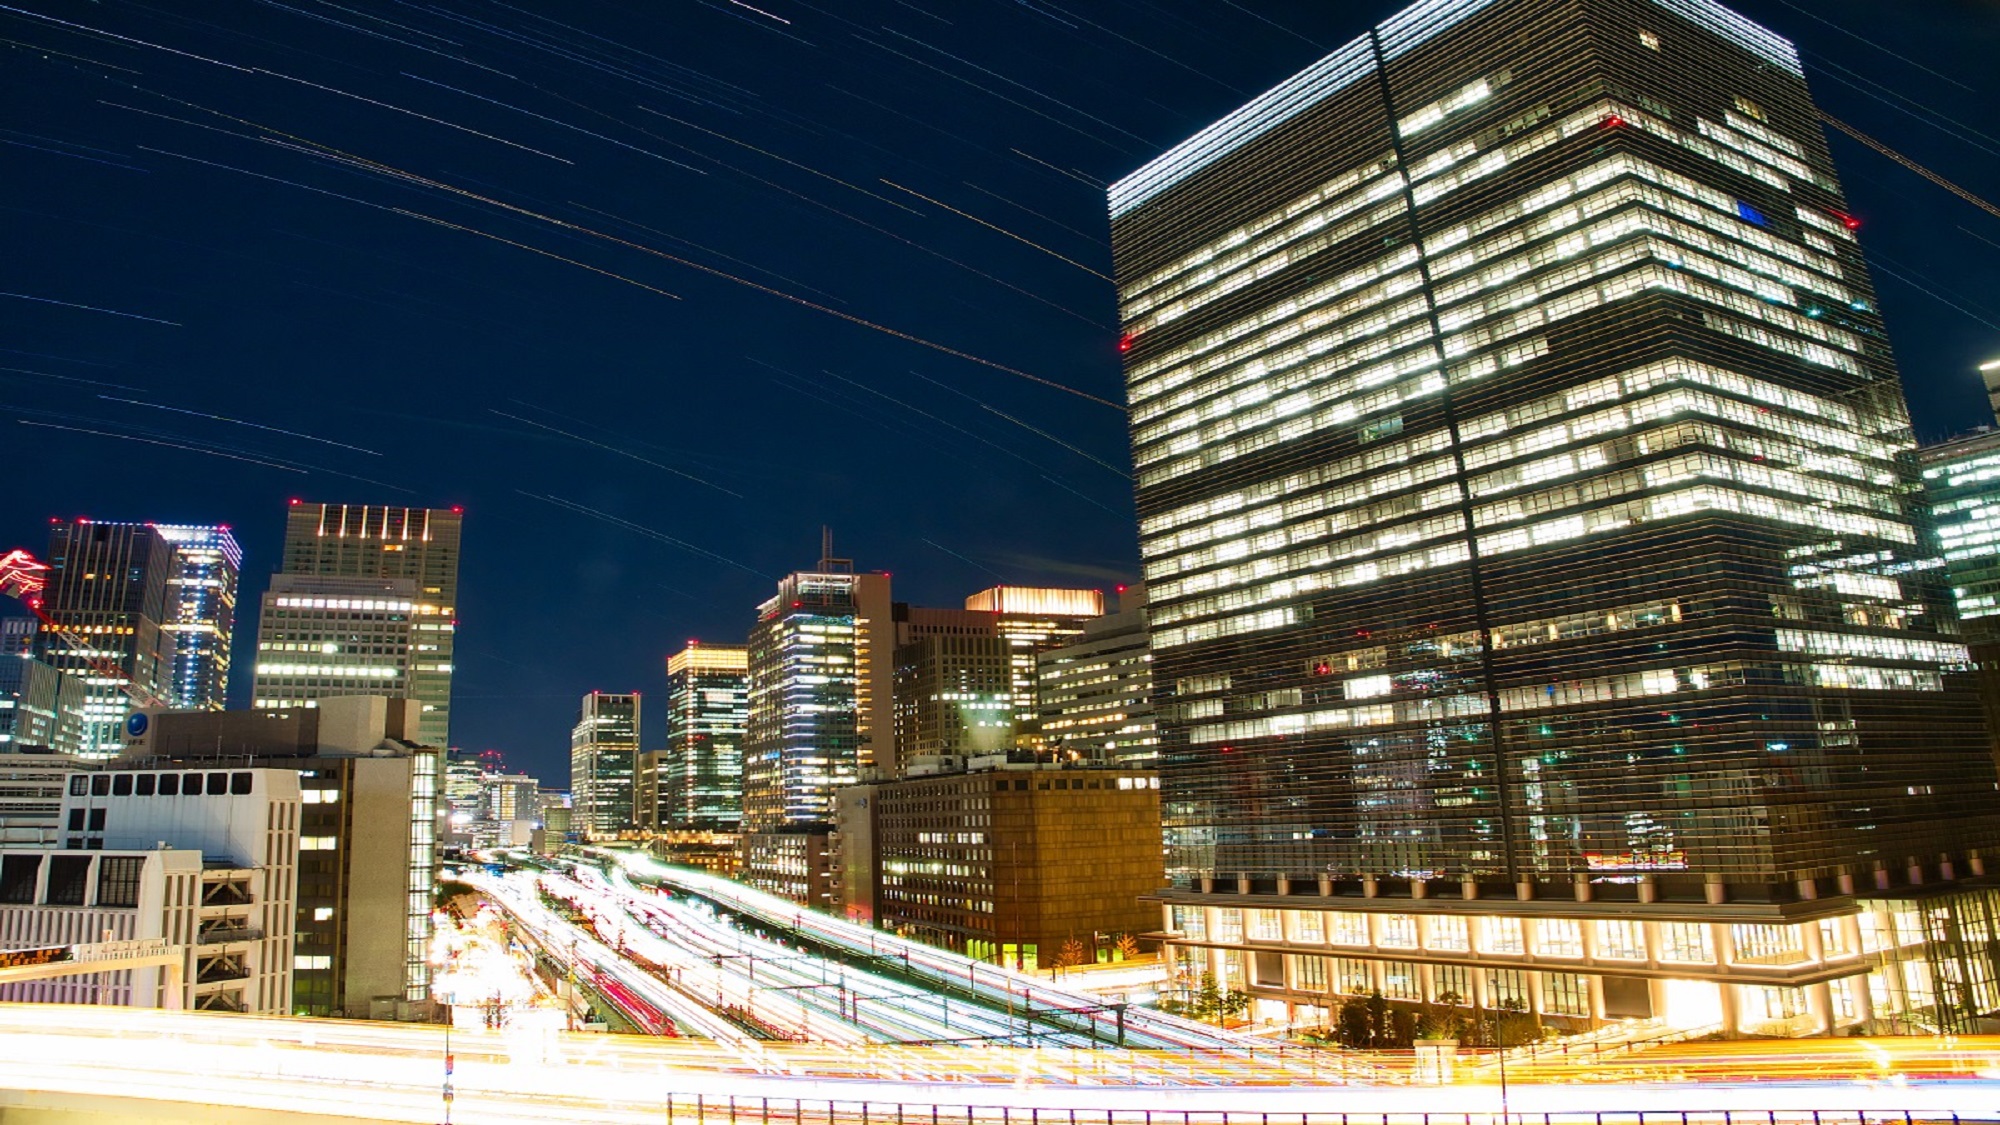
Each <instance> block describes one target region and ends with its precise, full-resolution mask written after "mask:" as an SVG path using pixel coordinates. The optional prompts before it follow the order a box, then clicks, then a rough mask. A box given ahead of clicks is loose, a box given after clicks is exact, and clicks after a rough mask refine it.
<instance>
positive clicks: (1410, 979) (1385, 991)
mask: <svg viewBox="0 0 2000 1125" xmlns="http://www.w3.org/2000/svg"><path fill="white" fill-rule="evenodd" d="M1423 994H1424V982H1423V977H1422V976H1421V975H1420V974H1419V973H1418V972H1417V967H1416V966H1415V965H1412V964H1410V963H1409V962H1408V961H1384V962H1382V995H1383V996H1386V997H1388V998H1389V999H1391V1000H1421V999H1423Z"/></svg>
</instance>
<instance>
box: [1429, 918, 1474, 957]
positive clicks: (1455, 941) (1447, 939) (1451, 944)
mask: <svg viewBox="0 0 2000 1125" xmlns="http://www.w3.org/2000/svg"><path fill="white" fill-rule="evenodd" d="M1424 945H1425V947H1426V948H1429V949H1442V950H1446V951H1449V952H1453V953H1463V952H1465V951H1466V950H1468V949H1471V948H1472V943H1471V942H1470V941H1469V940H1468V939H1467V936H1466V925H1465V919H1463V918H1455V917H1452V916H1450V915H1440V916H1438V917H1436V918H1432V919H1431V924H1430V927H1429V931H1428V933H1426V934H1425V936H1424Z"/></svg>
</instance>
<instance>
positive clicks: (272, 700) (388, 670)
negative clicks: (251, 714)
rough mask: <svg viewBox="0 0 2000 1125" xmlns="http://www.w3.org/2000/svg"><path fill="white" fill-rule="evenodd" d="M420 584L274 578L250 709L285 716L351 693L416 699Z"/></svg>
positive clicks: (262, 612)
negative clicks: (274, 712)
mask: <svg viewBox="0 0 2000 1125" xmlns="http://www.w3.org/2000/svg"><path fill="white" fill-rule="evenodd" d="M416 620H417V593H416V583H414V582H412V581H410V580H409V579H406V578H405V579H390V578H330V577H325V576H319V575H294V574H274V575H272V576H271V586H270V589H268V590H266V591H265V593H264V598H263V602H262V605H261V607H260V609H259V612H258V616H257V666H256V668H255V672H256V679H255V681H254V684H255V687H254V689H253V699H252V703H251V706H252V707H253V708H256V709H258V710H265V711H270V710H277V711H286V710H291V709H293V708H298V707H312V706H315V705H316V704H317V702H318V701H319V700H322V699H331V698H335V697H338V696H347V695H380V696H387V697H389V698H391V699H409V698H412V696H413V694H414V693H413V691H412V689H411V684H412V682H413V680H414V679H415V677H414V675H413V674H412V671H411V665H412V664H413V663H414V659H413V652H412V650H413V649H414V648H415V644H416V642H415V634H414V632H413V630H414V629H415V627H416Z"/></svg>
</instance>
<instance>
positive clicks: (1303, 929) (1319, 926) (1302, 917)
mask: <svg viewBox="0 0 2000 1125" xmlns="http://www.w3.org/2000/svg"><path fill="white" fill-rule="evenodd" d="M1291 915H1292V940H1293V941H1303V942H1311V943H1312V944H1314V945H1320V944H1323V943H1324V942H1325V941H1326V918H1325V917H1324V916H1323V915H1321V914H1320V912H1319V911H1317V910H1294V911H1292V912H1291Z"/></svg>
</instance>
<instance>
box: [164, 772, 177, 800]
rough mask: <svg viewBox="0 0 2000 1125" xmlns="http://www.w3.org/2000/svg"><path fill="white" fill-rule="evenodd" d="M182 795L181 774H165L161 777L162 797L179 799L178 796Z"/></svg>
mask: <svg viewBox="0 0 2000 1125" xmlns="http://www.w3.org/2000/svg"><path fill="white" fill-rule="evenodd" d="M180 795H181V775H180V774H177V773H163V774H161V775H160V796H162V797H178V796H180Z"/></svg>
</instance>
